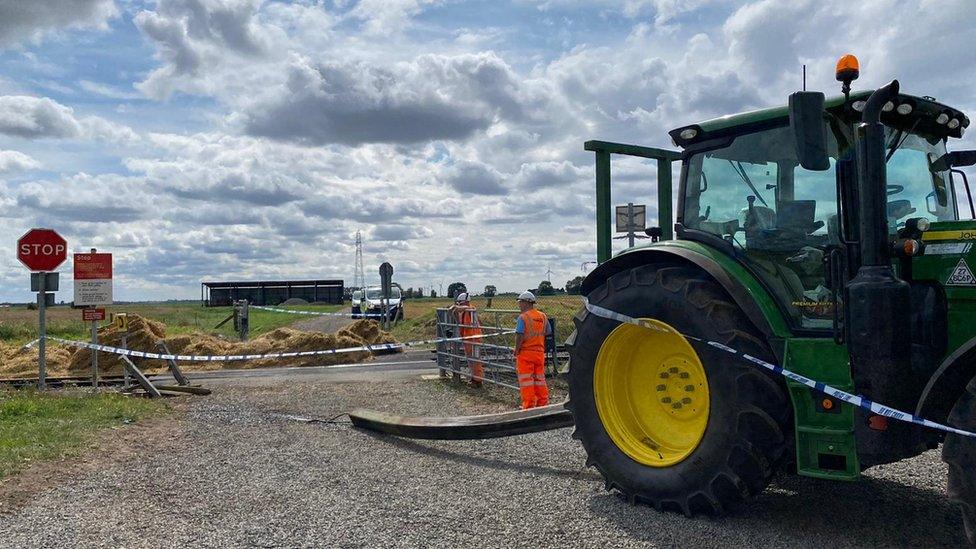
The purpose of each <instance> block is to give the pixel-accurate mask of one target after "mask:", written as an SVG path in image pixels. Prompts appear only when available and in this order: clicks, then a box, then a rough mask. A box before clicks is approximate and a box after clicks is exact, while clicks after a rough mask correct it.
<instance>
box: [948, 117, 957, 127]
mask: <svg viewBox="0 0 976 549" xmlns="http://www.w3.org/2000/svg"><path fill="white" fill-rule="evenodd" d="M948 127H949V129H950V130H954V129H956V128H958V127H959V119H958V118H953V119H952V120H950V121H949V124H948Z"/></svg>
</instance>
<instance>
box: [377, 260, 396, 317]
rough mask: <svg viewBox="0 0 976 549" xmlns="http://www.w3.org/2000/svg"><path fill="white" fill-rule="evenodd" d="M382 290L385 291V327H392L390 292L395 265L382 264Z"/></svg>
mask: <svg viewBox="0 0 976 549" xmlns="http://www.w3.org/2000/svg"><path fill="white" fill-rule="evenodd" d="M380 290H381V291H382V292H383V328H384V329H386V330H389V329H390V293H391V292H392V291H393V265H390V264H389V263H387V262H384V263H383V264H382V265H380Z"/></svg>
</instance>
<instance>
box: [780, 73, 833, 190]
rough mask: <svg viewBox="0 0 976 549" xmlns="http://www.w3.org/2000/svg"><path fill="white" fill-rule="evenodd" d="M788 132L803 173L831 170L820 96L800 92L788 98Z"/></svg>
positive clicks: (820, 94)
mask: <svg viewBox="0 0 976 549" xmlns="http://www.w3.org/2000/svg"><path fill="white" fill-rule="evenodd" d="M790 129H791V130H793V138H794V140H795V141H796V157H797V158H798V159H799V160H800V166H803V168H804V169H806V170H816V171H824V170H828V169H830V158H829V157H828V156H827V130H826V128H825V126H824V94H823V93H821V92H802V91H801V92H795V93H793V94H791V95H790Z"/></svg>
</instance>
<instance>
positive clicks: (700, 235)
mask: <svg viewBox="0 0 976 549" xmlns="http://www.w3.org/2000/svg"><path fill="white" fill-rule="evenodd" d="M870 93H871V92H869V91H865V92H860V93H858V94H856V95H853V96H851V97H846V98H845V97H844V96H839V97H835V98H832V99H829V100H827V101H826V102H825V105H824V106H825V109H824V112H825V115H824V116H823V121H822V124H823V129H822V133H823V135H824V137H825V145H826V147H825V149H826V150H825V153H826V162H825V163H824V165H823V166H821V167H822V168H825V169H817V170H814V169H807V168H804V167H803V166H802V165H801V161H800V160H801V159H800V158H799V152H798V148H797V137H796V136H795V128H794V127H791V122H790V113H789V111H788V108H786V107H780V108H773V109H765V110H761V111H756V112H750V113H744V114H739V115H733V116H727V117H723V118H719V119H716V120H710V121H707V122H703V123H700V124H695V125H691V126H684V127H681V128H678V129H675V130H674V131H672V132H671V136H672V138H673V139H674V141H675V143H677V144H678V145H680V146H682V147H683V149H684V155H685V158H686V160H685V163H684V169H683V171H682V178H681V192H680V194H679V198H678V212H677V223H678V225H677V228H678V236H679V238H683V239H688V240H699V241H702V242H705V243H709V242H711V243H714V244H716V247H717V248H718V249H721V250H725V252H726V253H728V254H730V255H733V256H734V257H735V258H736V259H737V260H740V261H742V262H743V263H744V264H746V265H747V266H748V267H749V268H751V269H752V270H753V271H754V273H755V274H756V275H757V276H758V277H759V278H760V279H761V280H762V281H763V282H764V283H765V284H766V285H767V286H768V288H769V289H770V290H771V291H772V292H773V294H774V295H775V297H776V299H777V301H778V302H779V304H780V306H781V308H782V310H783V312H784V313H785V314H786V316H787V318H788V320H789V321H790V324H791V325H792V326H793V327H795V328H798V329H809V330H828V329H832V327H833V309H834V306H835V301H836V300H835V296H834V292H833V291H832V288H831V285H830V283H829V280H828V272H827V264H828V262H827V261H826V259H827V258H828V255H829V253H830V251H831V250H832V249H834V248H837V247H839V246H841V245H842V244H845V243H851V242H856V241H857V240H858V236H857V234H856V227H855V224H854V219H853V216H852V215H848V217H846V218H843V217H842V216H843V215H844V212H845V207H844V206H845V198H846V199H847V201H846V203H847V208H846V210H847V212H848V213H849V214H852V213H853V212H854V211H855V209H856V208H855V207H854V201H856V199H857V195H856V189H857V178H856V162H857V153H856V147H855V132H856V131H857V126H858V124H859V123H860V120H861V114H862V111H863V109H864V106H865V102H866V99H867V98H868V96H870ZM883 112H884V114H883V115H882V122H883V123H884V125H885V148H886V158H887V172H888V182H889V184H888V186H887V189H886V194H887V206H886V208H887V210H886V214H887V215H886V219H885V223H886V226H887V230H888V232H889V233H890V236H891V238H892V240H894V239H895V238H896V236H897V232H898V231H899V229H903V228H904V227H905V225H906V223H907V222H908V221H909V220H912V219H916V220H917V219H924V220H925V221H926V222H928V223H933V222H942V221H954V220H957V219H958V209H959V208H958V207H959V202H960V201H961V202H962V203H964V204H965V211H966V212H967V213H968V212H969V210H970V208H969V205H970V204H971V203H972V197H971V196H969V194H968V186H967V187H963V189H964V191H963V192H964V193H965V194H964V195H963V196H957V189H956V188H955V186H954V185H953V179H952V174H951V173H950V168H951V166H949V165H948V162H946V158H947V154H946V140H947V138H949V137H961V135H962V132H963V131H964V128H966V127H967V126H968V124H969V120H968V119H967V118H966V117H965V116H964V115H963V114H962V113H960V112H958V111H955V110H953V109H950V108H949V107H946V106H945V105H942V104H939V103H937V102H935V101H934V100H932V99H930V98H920V97H913V96H909V95H899V96H898V99H897V100H896V101H892V102H891V103H890V105H888V106H887V107H886V108H885V109H884V110H883ZM940 120H941V122H940ZM845 192H846V193H847V194H846V195H845V194H844V193H845ZM842 221H843V222H842ZM924 223H925V222H923V225H924ZM717 240H721V243H719V242H717Z"/></svg>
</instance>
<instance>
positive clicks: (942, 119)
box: [935, 112, 949, 124]
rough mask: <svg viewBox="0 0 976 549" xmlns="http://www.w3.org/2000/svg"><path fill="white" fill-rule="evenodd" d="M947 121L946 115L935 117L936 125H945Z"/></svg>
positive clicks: (941, 114)
mask: <svg viewBox="0 0 976 549" xmlns="http://www.w3.org/2000/svg"><path fill="white" fill-rule="evenodd" d="M948 121H949V115H948V114H946V113H944V112H943V113H939V116H937V117H935V123H936V124H945V123H946V122H948Z"/></svg>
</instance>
